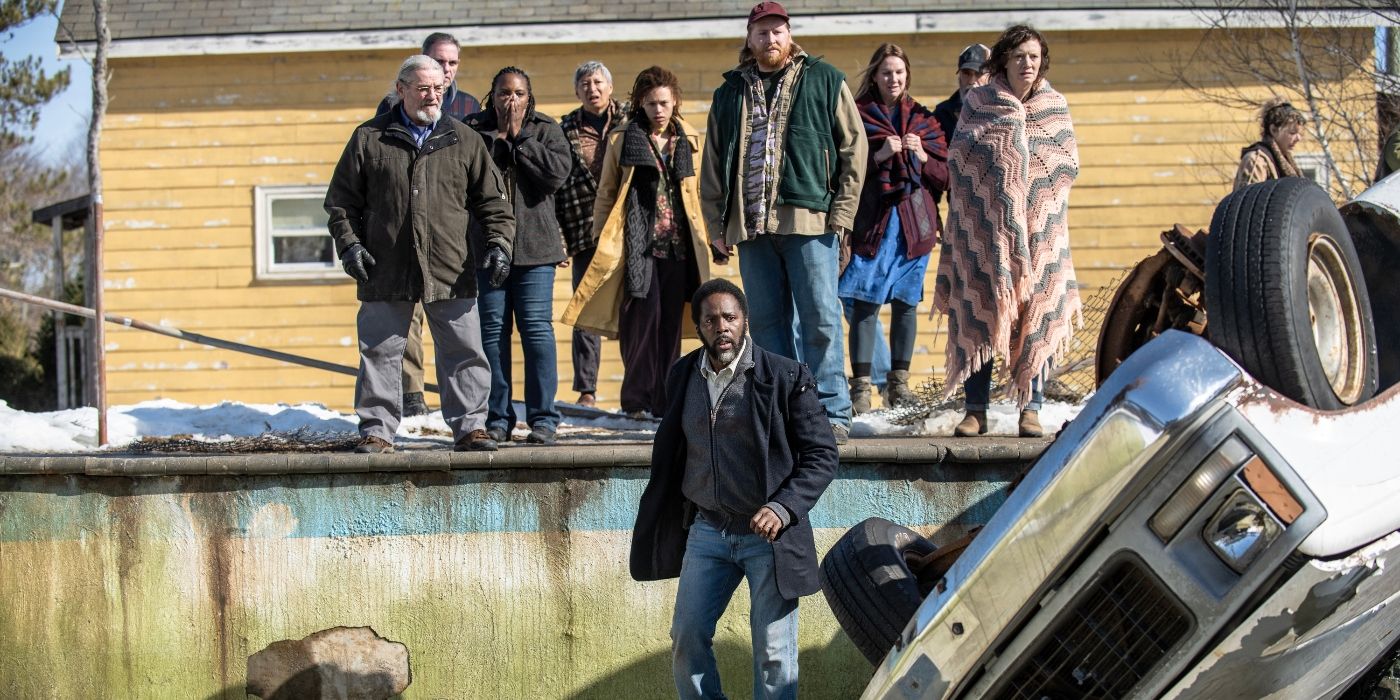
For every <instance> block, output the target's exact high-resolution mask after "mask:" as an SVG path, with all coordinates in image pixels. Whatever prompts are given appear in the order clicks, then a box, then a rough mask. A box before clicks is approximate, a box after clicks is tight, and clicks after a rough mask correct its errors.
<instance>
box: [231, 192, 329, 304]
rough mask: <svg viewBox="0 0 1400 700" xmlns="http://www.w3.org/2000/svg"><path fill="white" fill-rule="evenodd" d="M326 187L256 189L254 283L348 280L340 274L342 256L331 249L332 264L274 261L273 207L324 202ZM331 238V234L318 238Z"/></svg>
mask: <svg viewBox="0 0 1400 700" xmlns="http://www.w3.org/2000/svg"><path fill="white" fill-rule="evenodd" d="M326 188H327V185H259V186H257V187H254V188H253V254H254V259H255V260H256V268H255V274H254V279H257V280H260V281H280V280H326V279H342V278H345V279H348V278H346V277H345V273H343V272H341V270H340V256H339V255H337V254H336V250H335V246H334V245H332V246H331V262H330V263H329V264H323V263H280V264H279V263H276V262H274V261H273V259H272V253H273V246H272V218H271V217H272V203H273V202H274V201H276V200H280V199H315V200H321V201H324V200H325V198H326ZM295 235H305V236H312V235H321V236H326V237H327V239H329V238H330V232H329V231H321V232H319V234H312V233H306V234H295Z"/></svg>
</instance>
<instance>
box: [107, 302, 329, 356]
mask: <svg viewBox="0 0 1400 700" xmlns="http://www.w3.org/2000/svg"><path fill="white" fill-rule="evenodd" d="M116 313H122V312H116ZM328 316H329V318H328V319H327V321H326V323H324V324H322V325H317V326H295V327H292V326H275V327H271V328H222V329H216V330H211V329H205V335H209V336H211V337H214V338H219V339H222V340H231V341H234V342H237V343H244V344H247V345H254V346H258V347H265V348H274V349H278V350H284V351H286V352H291V353H301V352H302V351H304V350H315V349H318V348H326V349H329V348H348V349H349V350H350V351H354V349H355V314H354V311H353V310H352V311H351V312H350V313H348V314H347V313H344V312H340V311H337V312H334V313H332V314H328ZM141 320H144V321H151V322H155V321H154V320H152V319H146V318H142V319H141ZM175 327H177V328H178V326H175ZM107 345H108V349H109V351H111V352H170V353H183V352H185V351H187V350H202V349H205V348H206V347H207V346H205V345H201V344H199V343H196V342H194V341H191V340H179V339H176V338H171V337H169V336H164V335H159V334H156V333H150V332H147V331H140V330H135V329H125V328H120V327H117V326H113V325H111V324H108V326H107ZM218 352H228V353H230V354H232V353H231V351H225V350H219V351H218Z"/></svg>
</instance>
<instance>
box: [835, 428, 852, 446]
mask: <svg viewBox="0 0 1400 700" xmlns="http://www.w3.org/2000/svg"><path fill="white" fill-rule="evenodd" d="M831 434H832V435H833V436H835V437H836V444H838V445H844V444H846V443H847V442H848V441H850V439H851V429H850V428H847V427H846V426H844V425H841V424H840V423H832V424H831Z"/></svg>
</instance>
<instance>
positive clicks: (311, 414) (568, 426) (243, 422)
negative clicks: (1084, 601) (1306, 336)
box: [0, 399, 1082, 452]
mask: <svg viewBox="0 0 1400 700" xmlns="http://www.w3.org/2000/svg"><path fill="white" fill-rule="evenodd" d="M560 403H561V404H562V405H568V404H563V402H560ZM1081 408H1082V406H1080V405H1074V404H1065V403H1058V402H1047V403H1046V404H1045V406H1044V408H1042V409H1041V411H1040V422H1041V424H1042V425H1043V426H1044V428H1045V431H1046V432H1047V433H1051V432H1054V431H1056V430H1059V429H1060V427H1061V426H1062V425H1064V423H1066V422H1067V421H1069V420H1071V419H1073V418H1074V416H1076V415H1078V413H1079V410H1080V409H1081ZM515 412H516V415H517V416H521V417H523V416H524V415H525V407H524V406H523V405H522V404H520V403H516V405H515ZM571 413H572V411H571ZM108 416H109V420H108V425H107V434H108V435H107V436H108V440H109V441H110V443H111V445H110V446H111V447H114V448H121V447H124V446H126V445H127V444H129V443H131V442H132V441H134V440H137V439H139V438H143V437H170V436H174V435H188V436H190V437H191V438H193V439H196V440H206V441H211V442H217V441H220V440H230V439H233V438H238V437H251V436H257V435H261V434H263V433H265V432H268V431H274V432H278V433H290V432H294V431H297V430H306V431H311V432H318V433H354V432H355V431H356V427H357V426H358V424H359V420H358V418H357V417H356V416H355V415H354V414H353V413H348V414H347V413H340V412H338V411H334V410H331V409H329V408H326V407H325V406H324V405H322V404H318V403H300V404H285V403H278V404H245V403H241V402H236V401H223V402H220V403H216V404H207V405H203V406H196V405H192V404H187V403H182V402H180V401H175V400H173V399H158V400H155V401H143V402H141V403H138V404H134V405H130V406H113V407H111V408H110V409H109V412H108ZM887 416H888V414H887V413H885V412H883V411H875V412H872V413H868V414H865V415H862V416H858V417H857V418H856V420H855V423H854V425H852V427H851V435H853V436H855V437H872V436H882V435H883V436H900V435H903V436H914V435H926V436H930V437H938V436H942V437H946V436H950V435H952V434H953V426H955V425H957V423H958V421H959V420H962V411H959V410H950V411H941V412H939V413H937V414H935V415H933V416H931V417H929V418H928V419H926V420H924V421H923V422H922V423H921V424H916V425H895V424H893V423H891V422H890V421H889V420H888V418H887ZM988 417H989V419H990V423H991V429H990V431H989V432H988V434H989V435H1015V434H1016V421H1017V417H1018V412H1017V410H1016V408H1015V407H1014V406H1012V405H1010V404H996V405H993V406H992V408H991V410H990V411H988ZM0 425H3V426H4V429H3V430H0V452H90V451H94V450H97V449H98V447H97V444H96V443H97V410H96V409H94V408H76V409H70V410H65V411H52V412H48V413H28V412H25V411H18V410H15V409H13V408H11V407H10V406H9V405H8V404H6V403H5V402H4V401H3V400H0ZM656 427H657V423H656V421H650V420H632V419H630V418H628V417H626V416H624V415H622V414H620V413H606V412H602V411H599V412H596V413H594V414H593V415H589V416H578V415H566V416H564V420H563V423H562V424H561V425H560V426H559V436H560V437H562V438H567V437H569V436H577V437H583V436H591V437H607V438H609V439H614V440H618V441H624V440H626V441H642V442H649V441H650V440H651V438H652V436H653V434H654V433H655V431H656ZM513 434H514V436H515V438H516V439H518V440H523V439H524V438H525V436H526V435H527V434H529V428H528V426H526V425H525V424H524V423H523V422H522V423H519V424H517V425H516V426H515V429H514V431H513ZM398 435H399V437H400V438H402V439H404V440H405V441H407V442H420V443H422V442H432V443H446V444H448V445H450V444H451V441H452V438H451V430H450V429H449V428H448V427H447V423H446V422H445V421H444V420H443V419H442V413H441V412H440V411H433V412H432V413H429V414H427V415H424V416H413V417H410V418H405V419H404V420H403V422H402V423H400V424H399V430H398Z"/></svg>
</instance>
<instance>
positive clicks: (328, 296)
mask: <svg viewBox="0 0 1400 700" xmlns="http://www.w3.org/2000/svg"><path fill="white" fill-rule="evenodd" d="M189 291H190V292H192V293H191V294H188V295H185V296H184V297H182V298H175V297H173V296H172V295H171V294H170V293H169V292H167V291H164V290H154V291H147V290H142V289H123V290H115V291H112V292H108V294H107V298H108V304H118V305H120V308H122V309H126V310H131V311H138V310H143V309H196V310H205V311H209V312H211V313H213V312H217V311H218V310H220V309H232V308H255V309H257V308H263V309H265V308H269V307H289V306H311V307H321V308H327V307H336V308H339V307H349V308H354V307H355V306H356V305H357V302H356V301H355V285H354V283H353V282H352V281H351V280H350V278H349V277H345V276H341V277H338V278H337V279H336V280H335V281H333V282H328V283H326V284H322V285H310V284H275V285H274V284H268V285H260V286H250V287H245V288H242V289H217V290H215V289H214V288H212V287H205V286H201V287H199V288H192V289H190V290H189ZM214 293H217V294H218V297H219V305H218V306H217V307H210V305H209V303H208V298H207V297H206V296H205V295H207V294H214ZM353 318H354V317H353V315H352V316H351V320H353Z"/></svg>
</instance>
